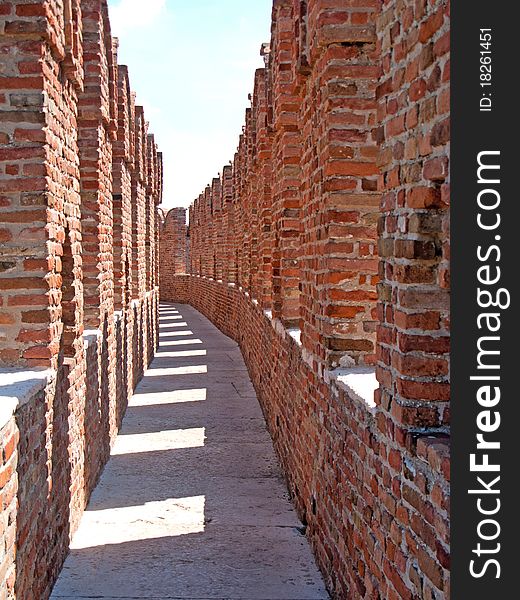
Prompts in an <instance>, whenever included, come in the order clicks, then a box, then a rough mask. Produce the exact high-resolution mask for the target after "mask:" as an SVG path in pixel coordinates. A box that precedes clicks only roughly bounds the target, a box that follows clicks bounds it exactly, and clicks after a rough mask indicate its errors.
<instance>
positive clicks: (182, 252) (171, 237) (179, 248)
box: [159, 208, 223, 300]
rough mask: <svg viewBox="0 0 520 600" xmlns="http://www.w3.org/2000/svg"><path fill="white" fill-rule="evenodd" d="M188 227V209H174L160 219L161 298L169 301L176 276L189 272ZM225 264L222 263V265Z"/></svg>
mask: <svg viewBox="0 0 520 600" xmlns="http://www.w3.org/2000/svg"><path fill="white" fill-rule="evenodd" d="M187 235H188V226H187V223H186V209H185V208H172V209H170V210H169V211H168V212H167V213H166V215H165V216H163V217H162V218H161V219H160V224H159V248H160V251H159V263H160V274H161V277H160V297H161V300H168V297H169V294H170V292H171V290H172V288H173V282H174V276H175V275H179V274H181V273H186V272H187V267H188V265H187V261H188V238H187ZM222 264H223V262H220V265H222Z"/></svg>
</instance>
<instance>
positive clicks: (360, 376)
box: [326, 366, 379, 412]
mask: <svg viewBox="0 0 520 600" xmlns="http://www.w3.org/2000/svg"><path fill="white" fill-rule="evenodd" d="M326 379H328V380H329V381H332V380H335V381H336V382H337V383H338V385H339V387H341V388H343V389H345V390H346V391H347V393H348V394H349V395H353V396H355V398H357V399H358V400H361V401H362V402H364V403H365V404H366V405H367V406H368V408H369V410H370V411H371V412H375V408H376V403H375V400H374V392H375V391H376V390H377V388H378V387H379V382H378V381H377V378H376V370H375V368H374V367H363V366H356V367H349V368H339V369H334V370H333V371H328V372H327V376H326Z"/></svg>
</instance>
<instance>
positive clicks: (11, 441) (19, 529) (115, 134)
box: [0, 0, 162, 600]
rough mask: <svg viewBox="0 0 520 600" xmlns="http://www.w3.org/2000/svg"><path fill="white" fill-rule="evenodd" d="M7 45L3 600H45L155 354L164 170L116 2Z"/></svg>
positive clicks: (1, 341)
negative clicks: (120, 44)
mask: <svg viewBox="0 0 520 600" xmlns="http://www.w3.org/2000/svg"><path fill="white" fill-rule="evenodd" d="M0 48H1V50H2V54H3V63H2V76H1V77H0V111H1V113H2V119H1V123H0V222H1V225H0V446H1V448H2V453H1V456H0V459H1V462H0V504H1V507H2V513H1V517H0V597H1V598H9V599H11V598H15V597H17V598H38V599H40V598H41V599H42V600H44V599H45V598H47V597H48V595H49V593H50V590H51V587H52V584H53V582H54V580H55V578H56V576H57V573H58V572H59V570H60V568H61V565H62V563H63V560H64V558H65V555H66V553H67V548H68V542H69V539H70V537H71V536H72V534H73V533H74V531H75V529H76V527H77V524H78V522H79V519H80V517H81V514H82V511H83V509H84V507H85V505H86V502H87V501H88V497H89V495H90V492H91V491H92V489H93V487H94V486H95V484H96V482H97V479H98V477H99V475H100V472H101V470H102V468H103V466H104V464H105V462H106V460H107V458H108V455H109V452H110V447H111V444H112V442H113V440H114V438H115V435H116V434H117V431H118V428H119V426H120V423H121V419H122V416H123V414H124V411H125V408H126V404H127V401H128V397H129V395H130V394H131V393H132V390H133V388H134V386H135V384H136V383H137V381H138V380H139V379H140V377H141V376H142V373H143V370H144V368H145V367H146V365H147V364H148V362H149V360H150V359H151V357H152V355H153V351H154V348H155V347H156V344H157V319H156V314H157V303H158V292H159V290H158V268H157V264H158V244H157V241H158V231H157V219H156V212H157V205H158V204H159V203H160V200H161V188H162V165H161V155H160V154H159V153H158V152H157V148H156V144H155V140H154V138H153V136H152V135H151V134H149V133H148V129H147V128H148V125H147V123H146V120H145V116H144V112H143V109H142V108H140V107H135V100H134V96H133V94H132V92H131V90H130V84H129V77H128V72H127V69H126V67H120V66H118V65H117V43H116V42H115V41H114V40H113V39H112V37H111V34H110V23H109V18H108V9H107V3H106V0H67V1H66V2H62V1H58V0H52V1H45V2H44V1H43V0H42V1H33V0H31V1H30V2H28V1H25V0H14V1H12V2H9V3H4V4H2V5H0ZM33 384H38V385H36V387H35V385H33Z"/></svg>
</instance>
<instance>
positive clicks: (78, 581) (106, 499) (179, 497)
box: [52, 304, 328, 600]
mask: <svg viewBox="0 0 520 600" xmlns="http://www.w3.org/2000/svg"><path fill="white" fill-rule="evenodd" d="M160 310H161V319H160V349H159V352H158V353H157V355H156V358H155V360H154V361H153V363H152V365H151V367H150V368H149V369H148V371H147V372H146V374H145V376H144V378H143V380H142V381H141V383H140V384H139V386H138V388H137V390H136V393H135V395H134V396H133V398H132V400H131V402H130V406H129V408H128V412H127V414H126V417H125V420H124V423H123V427H122V430H121V433H120V434H119V436H118V438H117V441H116V444H115V446H114V449H113V451H112V456H111V458H110V461H109V463H108V465H107V467H106V468H105V471H104V473H103V475H102V478H101V481H100V483H99V485H98V486H97V488H96V489H95V491H94V493H93V495H92V498H91V501H90V504H89V506H88V509H87V511H86V512H85V514H84V516H83V519H82V522H81V525H80V528H79V530H78V532H77V534H76V535H75V537H74V540H73V543H72V545H71V552H70V555H69V557H68V559H67V561H66V563H65V566H64V569H63V571H62V574H61V576H60V578H59V580H58V582H57V584H56V586H55V588H54V591H53V594H52V599H53V600H58V599H62V600H63V599H71V598H80V599H81V598H84V599H92V598H98V599H99V598H102V599H104V598H106V599H108V598H110V599H117V600H122V599H141V598H147V599H154V600H166V599H168V600H181V599H182V600H224V599H225V600H253V599H255V600H318V599H320V600H321V599H325V598H328V595H327V593H326V591H325V589H324V586H323V583H322V579H321V577H320V575H319V572H318V570H317V568H316V566H315V563H314V559H313V557H312V554H311V551H310V549H309V545H308V544H307V541H306V539H305V537H304V536H303V535H302V534H301V533H300V531H299V529H298V528H299V527H301V523H300V522H299V521H298V518H297V516H296V514H295V512H294V510H293V508H292V506H291V504H290V502H289V500H288V495H287V491H286V488H285V484H284V481H283V479H282V476H281V473H280V469H279V467H278V464H277V461H276V458H275V455H274V451H273V447H272V443H271V439H270V437H269V434H268V433H267V431H266V428H265V422H264V419H263V416H262V412H261V410H260V407H259V405H258V402H257V399H256V396H255V392H254V389H253V386H252V384H251V382H250V380H249V377H248V374H247V370H246V367H245V365H244V362H243V359H242V355H241V353H240V350H239V348H238V346H237V344H236V343H235V342H234V341H232V340H231V339H229V338H228V337H226V336H225V335H223V334H222V333H221V332H220V331H218V329H216V328H215V327H214V326H213V325H212V324H211V323H210V322H209V321H208V320H207V319H206V318H204V317H203V316H202V315H201V314H200V313H198V312H197V311H196V310H194V309H193V308H191V307H190V306H187V305H175V306H174V305H165V304H163V305H161V309H160Z"/></svg>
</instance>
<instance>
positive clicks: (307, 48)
mask: <svg viewBox="0 0 520 600" xmlns="http://www.w3.org/2000/svg"><path fill="white" fill-rule="evenodd" d="M262 54H263V55H264V57H265V62H266V67H265V69H259V70H258V71H257V72H256V74H255V83H254V93H253V96H252V104H251V108H250V109H248V110H247V111H246V115H245V127H244V130H243V133H242V135H241V136H240V138H239V146H238V151H237V153H236V155H235V157H234V160H233V163H232V166H231V167H225V168H224V170H223V174H222V176H221V178H220V185H218V186H217V185H216V184H215V183H214V184H213V186H212V187H211V188H207V189H206V191H205V193H204V194H203V195H201V196H200V197H199V198H198V199H197V200H196V201H195V202H194V204H193V206H192V207H191V208H190V226H189V236H190V242H191V249H190V273H191V275H186V276H176V277H175V279H174V282H173V285H172V287H171V289H170V291H169V292H168V291H166V290H165V292H164V297H165V298H166V297H167V298H168V299H171V300H174V301H177V302H186V303H190V304H192V305H193V306H195V307H196V308H197V309H199V310H200V311H201V312H203V313H204V314H206V315H207V316H208V317H209V318H210V319H211V320H212V321H213V322H214V323H216V324H217V326H218V327H220V328H221V329H222V330H223V331H224V332H225V333H227V334H228V335H230V336H231V337H233V338H234V339H236V340H237V341H238V342H239V343H240V346H241V348H242V351H243V353H244V356H245V358H246V362H247V365H248V368H249V372H250V374H251V377H252V380H253V383H254V385H255V388H256V390H257V392H258V395H259V398H260V401H261V403H262V406H263V408H264V412H265V413H266V415H267V419H268V424H269V429H270V431H271V434H272V436H273V439H274V441H275V445H276V448H277V451H278V453H279V456H280V457H281V460H282V463H283V465H284V468H285V472H286V475H287V478H288V481H289V485H290V489H291V492H292V494H293V496H294V499H295V502H296V505H297V506H298V509H299V511H300V515H301V516H302V517H303V518H304V520H305V521H306V522H307V523H308V534H309V537H310V539H311V541H312V543H313V546H314V549H315V552H316V556H317V559H318V562H319V564H320V567H321V568H322V570H323V572H324V574H325V577H326V579H327V582H328V585H329V587H330V589H331V591H332V592H333V596H334V597H335V598H358V597H359V598H374V599H375V598H392V599H393V598H405V599H410V600H411V599H412V598H428V599H430V598H431V599H433V598H436V599H438V598H445V597H449V355H448V352H449V223H448V216H449V215H448V205H449V170H448V166H449V2H446V1H441V0H433V1H431V2H427V1H426V0H424V1H419V2H411V1H410V2H408V1H404V2H399V1H398V0H386V1H384V2H380V1H379V0H334V1H324V0H308V1H307V2H300V1H299V0H298V1H296V0H294V1H293V0H280V1H278V0H277V1H276V2H275V3H274V6H273V22H272V31H271V40H270V43H269V44H264V46H263V48H262ZM221 189H222V190H225V193H224V194H223V195H222V194H221V193H220V191H219V190H221ZM223 197H224V198H226V201H225V202H224V201H222V198H223ZM222 227H224V228H225V231H224V232H223V235H224V239H225V240H226V242H225V245H226V248H227V250H226V251H225V252H220V250H219V248H220V245H221V239H222V236H217V237H216V236H215V228H217V229H219V230H220V228H222ZM214 255H215V256H216V262H215V261H214V259H213V256H214ZM210 258H211V260H210ZM221 261H222V263H223V264H220V262H221ZM221 273H222V276H223V282H218V281H217V279H218V278H220V274H221ZM164 287H165V288H166V285H165V286H164ZM271 315H272V316H271ZM271 319H272V320H271ZM295 328H296V329H298V330H299V331H298V333H299V334H300V336H301V337H300V340H301V343H299V342H298V341H297V339H298V335H295V332H294V329H295ZM294 338H296V339H294ZM358 365H359V366H362V367H363V369H364V370H365V371H368V372H374V371H375V376H377V383H378V386H379V387H378V389H376V393H375V396H374V398H373V404H374V406H373V407H372V406H369V404H367V403H365V402H363V401H361V399H360V398H359V397H356V396H355V395H353V394H352V392H349V391H348V390H347V389H346V388H344V387H342V385H340V384H338V383H337V381H336V379H335V377H336V376H337V374H340V375H341V374H345V373H346V372H349V371H348V369H350V368H353V369H355V368H358ZM336 367H342V368H347V371H344V370H341V369H340V370H339V371H335V370H334V369H335V368H336ZM273 373H274V374H276V376H275V377H273ZM366 400H368V401H371V400H372V398H367V399H366Z"/></svg>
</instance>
